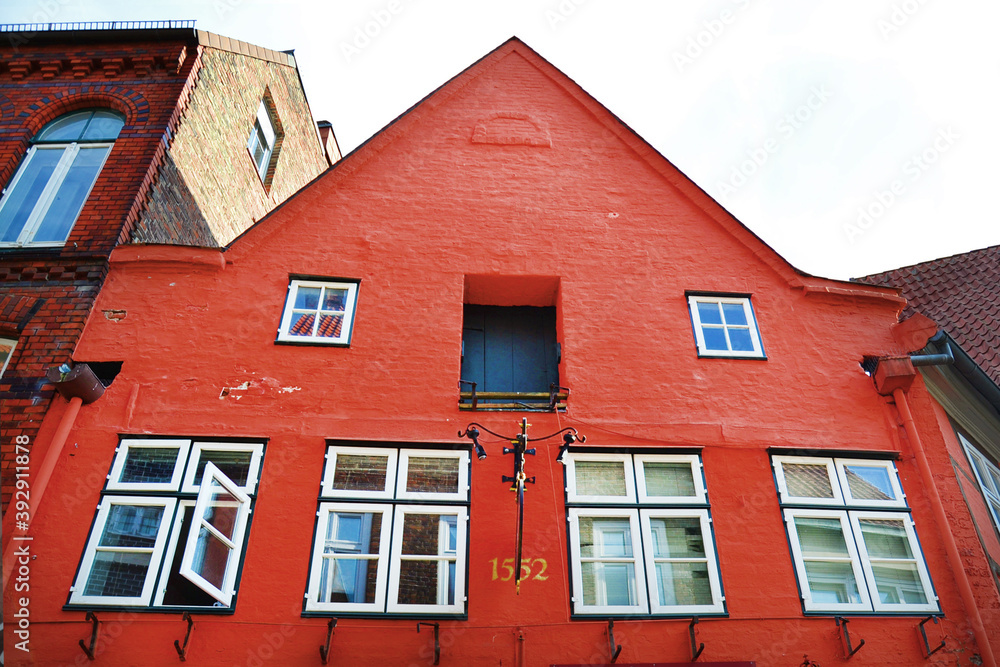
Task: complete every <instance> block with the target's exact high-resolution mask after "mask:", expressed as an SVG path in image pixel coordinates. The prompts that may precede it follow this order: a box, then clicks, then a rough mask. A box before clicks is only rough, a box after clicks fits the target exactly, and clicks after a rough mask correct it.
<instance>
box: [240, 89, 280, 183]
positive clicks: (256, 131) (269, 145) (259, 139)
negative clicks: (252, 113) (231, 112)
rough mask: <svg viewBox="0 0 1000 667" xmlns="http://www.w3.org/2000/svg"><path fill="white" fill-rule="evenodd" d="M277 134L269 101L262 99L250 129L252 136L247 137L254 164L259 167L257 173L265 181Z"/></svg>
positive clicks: (248, 148)
mask: <svg viewBox="0 0 1000 667" xmlns="http://www.w3.org/2000/svg"><path fill="white" fill-rule="evenodd" d="M277 135H278V133H277V131H276V129H275V123H274V120H273V119H272V118H271V112H270V111H269V110H268V108H267V103H266V102H265V101H264V100H261V101H260V106H259V107H257V118H256V120H255V121H254V124H253V129H252V130H251V131H250V137H249V138H248V139H247V150H248V151H250V156H251V157H252V158H253V163H254V166H256V167H257V173H258V174H260V178H261V180H264V181H265V182H266V179H267V172H268V169H269V168H270V166H271V156H272V155H273V153H274V147H275V143H276V140H277Z"/></svg>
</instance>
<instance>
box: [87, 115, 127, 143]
mask: <svg viewBox="0 0 1000 667" xmlns="http://www.w3.org/2000/svg"><path fill="white" fill-rule="evenodd" d="M124 125H125V120H124V119H122V118H121V116H119V115H118V114H116V113H113V112H111V111H97V112H95V113H94V117H93V118H92V119H91V121H90V125H88V126H87V129H86V131H85V132H84V133H83V140H84V141H101V140H104V141H114V140H115V139H117V138H118V133H119V132H121V130H122V127H123V126H124Z"/></svg>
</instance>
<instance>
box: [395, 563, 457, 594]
mask: <svg viewBox="0 0 1000 667" xmlns="http://www.w3.org/2000/svg"><path fill="white" fill-rule="evenodd" d="M443 565H444V567H442V564H439V562H438V561H430V560H404V561H402V562H401V563H400V564H399V596H398V598H397V601H398V602H399V604H454V603H455V594H454V586H453V585H451V584H450V582H449V581H448V578H449V577H450V575H451V569H450V568H448V567H447V563H444V564H443ZM439 594H440V597H439Z"/></svg>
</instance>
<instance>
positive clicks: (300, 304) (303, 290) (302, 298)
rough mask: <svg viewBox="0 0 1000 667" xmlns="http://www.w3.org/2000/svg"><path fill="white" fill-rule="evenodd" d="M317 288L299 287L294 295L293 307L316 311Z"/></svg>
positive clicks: (318, 290)
mask: <svg viewBox="0 0 1000 667" xmlns="http://www.w3.org/2000/svg"><path fill="white" fill-rule="evenodd" d="M320 291H321V288H319V287H299V288H298V291H297V292H296V293H295V307H296V308H306V309H310V310H316V309H317V307H319V295H320Z"/></svg>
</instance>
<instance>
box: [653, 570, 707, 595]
mask: <svg viewBox="0 0 1000 667" xmlns="http://www.w3.org/2000/svg"><path fill="white" fill-rule="evenodd" d="M656 587H657V594H658V595H659V604H661V605H695V604H712V586H711V583H710V582H709V579H708V564H707V563H657V564H656Z"/></svg>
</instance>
